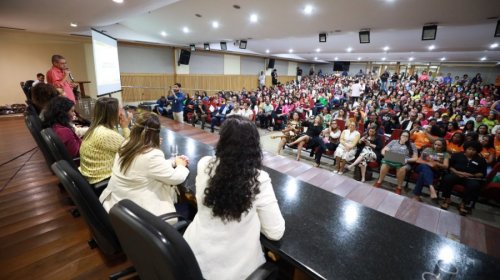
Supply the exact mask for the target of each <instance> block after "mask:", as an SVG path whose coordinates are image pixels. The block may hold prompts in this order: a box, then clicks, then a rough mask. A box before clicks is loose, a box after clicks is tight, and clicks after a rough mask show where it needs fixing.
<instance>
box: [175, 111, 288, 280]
mask: <svg viewBox="0 0 500 280" xmlns="http://www.w3.org/2000/svg"><path fill="white" fill-rule="evenodd" d="M242 143H245V146H244V148H243V147H242ZM261 169H262V150H261V147H260V137H259V133H258V131H257V127H256V126H255V123H253V122H251V121H249V120H248V119H245V118H243V117H241V116H229V117H228V118H227V119H226V120H225V121H224V124H223V125H222V127H221V129H220V138H219V142H218V143H217V146H216V148H215V156H214V157H204V158H202V159H201V160H200V161H199V162H198V174H197V176H196V201H197V205H198V213H197V214H196V216H195V217H194V219H193V222H191V224H190V225H189V227H188V228H187V230H186V232H185V233H184V238H185V239H186V241H187V242H188V244H189V245H190V247H191V249H192V250H193V253H194V255H195V256H196V259H197V260H198V264H199V265H200V268H201V271H202V273H203V277H204V278H205V279H245V278H246V277H247V276H248V275H250V274H251V273H252V272H253V271H254V270H255V269H256V268H257V267H259V266H260V265H261V264H263V263H264V262H265V258H264V254H263V252H262V248H261V244H260V233H263V234H264V235H265V236H266V237H267V238H269V239H271V240H278V239H280V238H281V237H282V236H283V233H284V231H285V221H284V219H283V217H282V215H281V212H280V209H279V207H278V203H277V201H276V196H275V194H274V191H273V187H272V184H271V179H270V177H269V175H268V174H267V173H266V172H265V171H263V170H261Z"/></svg>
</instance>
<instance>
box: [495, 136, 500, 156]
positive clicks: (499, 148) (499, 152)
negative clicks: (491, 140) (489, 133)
mask: <svg viewBox="0 0 500 280" xmlns="http://www.w3.org/2000/svg"><path fill="white" fill-rule="evenodd" d="M495 150H496V154H497V158H498V157H500V140H497V139H496V138H495Z"/></svg>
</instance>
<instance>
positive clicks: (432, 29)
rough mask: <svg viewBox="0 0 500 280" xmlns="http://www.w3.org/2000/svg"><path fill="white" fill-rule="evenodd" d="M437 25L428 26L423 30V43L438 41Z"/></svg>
mask: <svg viewBox="0 0 500 280" xmlns="http://www.w3.org/2000/svg"><path fill="white" fill-rule="evenodd" d="M436 34H437V25H435V24H432V25H426V26H424V27H423V28H422V41H426V40H436Z"/></svg>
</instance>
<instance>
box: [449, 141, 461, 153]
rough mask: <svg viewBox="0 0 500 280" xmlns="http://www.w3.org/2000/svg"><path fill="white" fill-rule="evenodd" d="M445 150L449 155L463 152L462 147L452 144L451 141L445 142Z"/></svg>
mask: <svg viewBox="0 0 500 280" xmlns="http://www.w3.org/2000/svg"><path fill="white" fill-rule="evenodd" d="M446 149H447V150H448V152H449V153H451V154H453V153H459V152H463V151H464V146H462V145H457V144H455V143H452V142H451V141H446Z"/></svg>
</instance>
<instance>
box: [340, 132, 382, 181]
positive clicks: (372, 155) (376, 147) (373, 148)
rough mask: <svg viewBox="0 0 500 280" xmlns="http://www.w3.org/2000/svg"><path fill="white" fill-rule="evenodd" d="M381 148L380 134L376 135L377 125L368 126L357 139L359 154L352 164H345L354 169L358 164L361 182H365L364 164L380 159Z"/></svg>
mask: <svg viewBox="0 0 500 280" xmlns="http://www.w3.org/2000/svg"><path fill="white" fill-rule="evenodd" d="M381 150H382V139H381V136H380V135H377V126H376V125H372V126H370V127H369V128H368V131H367V132H366V134H365V135H364V136H363V137H361V139H360V140H359V144H358V152H359V155H358V157H357V158H356V160H355V161H354V162H353V163H352V164H350V165H348V166H347V169H349V170H354V167H356V166H357V165H359V168H360V169H361V182H365V175H366V166H367V164H368V162H373V161H380V159H381V158H382V156H381V154H380V151H381Z"/></svg>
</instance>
